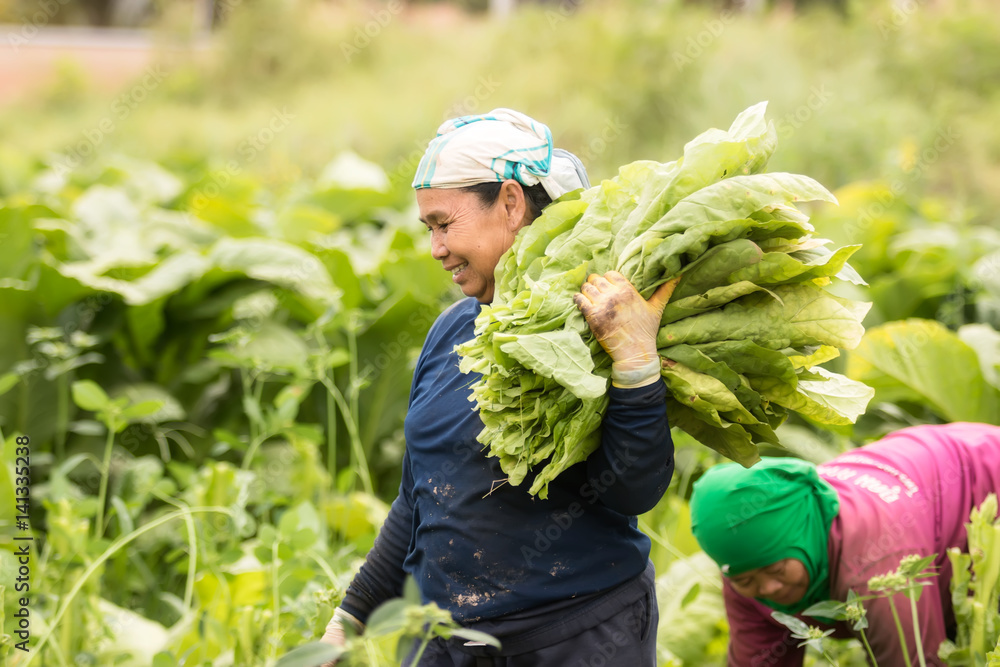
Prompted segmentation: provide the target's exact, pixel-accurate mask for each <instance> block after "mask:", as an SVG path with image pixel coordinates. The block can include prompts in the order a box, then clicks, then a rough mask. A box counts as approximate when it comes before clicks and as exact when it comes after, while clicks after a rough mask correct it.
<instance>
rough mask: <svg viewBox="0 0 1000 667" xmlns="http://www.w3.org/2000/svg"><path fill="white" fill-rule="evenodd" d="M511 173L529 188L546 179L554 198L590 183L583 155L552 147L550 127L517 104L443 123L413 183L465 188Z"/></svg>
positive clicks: (420, 186)
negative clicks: (518, 107)
mask: <svg viewBox="0 0 1000 667" xmlns="http://www.w3.org/2000/svg"><path fill="white" fill-rule="evenodd" d="M511 178H512V179H514V180H516V181H517V182H518V183H520V184H521V185H524V186H526V187H530V186H532V185H537V184H538V183H541V184H542V187H544V188H545V192H547V193H548V195H549V197H551V198H552V199H553V200H555V199H557V198H558V197H561V196H562V195H564V194H566V193H567V192H570V191H571V190H576V189H577V188H587V187H590V181H589V180H588V179H587V171H586V169H584V167H583V164H582V163H581V162H580V160H579V158H577V157H576V156H575V155H573V154H572V153H570V152H569V151H564V150H562V149H559V148H553V147H552V133H551V132H550V131H549V128H548V127H547V126H545V125H544V124H542V123H539V122H538V121H536V120H533V119H532V118H529V117H528V116H526V115H524V114H523V113H521V112H519V111H514V110H513V109H494V110H493V111H491V112H489V113H486V114H482V115H478V116H462V117H460V118H452V119H451V120H447V121H445V122H444V123H442V124H441V127H439V128H438V132H437V137H435V138H434V139H433V140H432V141H431V143H430V145H429V146H428V147H427V151H426V152H425V153H424V156H423V158H421V160H420V165H419V166H418V167H417V173H416V176H414V178H413V188H414V189H415V190H419V189H421V188H464V187H466V186H469V185H476V184H477V183H486V182H489V181H504V180H507V179H511Z"/></svg>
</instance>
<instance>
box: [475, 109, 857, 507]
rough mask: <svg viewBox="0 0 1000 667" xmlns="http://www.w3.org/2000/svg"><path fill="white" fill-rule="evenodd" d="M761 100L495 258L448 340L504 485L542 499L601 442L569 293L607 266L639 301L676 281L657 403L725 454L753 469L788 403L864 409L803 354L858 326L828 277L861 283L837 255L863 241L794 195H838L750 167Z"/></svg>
mask: <svg viewBox="0 0 1000 667" xmlns="http://www.w3.org/2000/svg"><path fill="white" fill-rule="evenodd" d="M765 107H766V103H761V104H757V105H755V106H753V107H751V108H749V109H747V110H746V111H744V112H743V113H742V114H740V115H739V116H738V117H737V118H736V120H735V121H734V122H733V125H732V127H730V128H729V131H728V132H724V131H722V130H718V129H711V130H708V131H707V132H705V133H703V134H701V135H700V136H698V137H697V138H696V139H694V140H693V141H691V142H690V143H689V144H687V146H685V147H684V157H683V158H681V159H679V160H677V161H675V162H670V163H667V164H660V163H657V162H649V161H640V162H634V163H632V164H628V165H625V166H624V167H622V168H621V169H620V170H619V172H618V175H617V176H616V177H614V178H612V179H609V180H606V181H604V182H602V183H601V184H600V185H598V186H595V187H592V188H590V189H588V190H585V191H583V192H582V193H580V194H579V195H578V196H576V197H575V198H573V196H572V195H567V196H566V197H565V198H563V199H561V200H559V201H557V202H555V203H554V204H552V205H550V206H549V207H547V208H546V209H545V211H544V212H543V214H542V215H541V216H540V217H539V218H537V219H536V220H535V221H534V222H533V223H532V224H531V225H530V226H529V227H526V228H524V229H523V230H521V232H520V233H519V234H518V236H517V238H516V239H515V241H514V244H513V246H512V247H511V248H510V250H508V251H507V253H506V254H505V255H504V256H503V257H501V258H500V262H499V264H498V265H497V269H496V278H497V282H496V290H495V292H494V298H493V303H492V304H491V305H489V306H486V307H484V308H483V310H482V313H481V314H480V316H479V318H478V319H477V320H476V338H475V339H474V340H471V341H469V342H467V343H464V344H462V345H459V346H458V348H457V349H458V352H459V354H460V355H461V357H462V360H461V369H462V371H463V372H466V373H468V372H478V373H481V374H482V378H481V379H480V380H478V381H476V382H475V383H474V384H473V393H472V400H474V401H475V402H476V404H477V406H478V409H479V413H480V416H481V417H482V420H483V424H484V425H485V427H484V428H483V431H482V432H481V433H480V434H479V441H480V442H482V443H483V444H486V445H489V449H490V454H491V455H492V456H497V457H499V458H500V464H501V467H502V468H503V470H504V472H506V473H507V474H508V475H509V481H510V483H511V484H514V485H517V484H520V483H521V482H522V481H523V480H524V478H525V476H526V475H527V474H528V471H529V470H535V471H537V474H536V476H535V479H534V483H533V484H532V486H531V488H530V493H532V494H538V495H539V496H540V497H542V498H544V497H546V495H547V487H548V484H549V482H551V481H552V480H553V479H554V478H555V477H556V476H557V475H558V474H559V473H561V472H562V471H563V470H565V469H566V468H568V467H569V466H571V465H573V464H575V463H578V462H580V461H583V460H585V459H586V458H587V456H588V455H589V454H590V453H591V452H592V451H594V449H596V448H597V446H598V444H599V443H600V429H599V427H600V423H601V419H602V417H603V415H604V412H605V409H606V408H607V403H608V382H609V380H608V378H609V376H610V374H611V359H610V357H608V355H607V354H606V353H605V352H604V350H603V349H602V348H601V346H600V344H599V343H598V342H597V341H596V339H595V338H594V336H593V334H592V333H591V332H590V329H589V327H588V326H587V324H586V321H585V320H584V319H583V316H582V314H581V313H580V312H579V310H578V309H577V308H576V306H575V305H574V303H573V295H574V294H575V293H576V292H577V291H579V289H580V286H581V285H582V284H583V282H584V281H585V280H586V278H587V276H588V275H589V274H591V273H605V272H607V271H610V270H612V269H614V270H617V271H620V272H621V273H622V274H623V275H624V276H625V277H626V278H628V279H629V280H630V281H631V282H632V284H633V285H635V287H636V289H638V290H639V292H640V293H641V294H642V295H643V296H644V297H646V298H649V296H650V295H651V294H652V293H653V291H654V290H655V289H656V288H657V287H658V286H659V285H661V284H663V283H664V282H666V281H667V280H669V279H671V278H673V277H675V276H677V275H680V276H681V281H680V283H679V284H678V285H677V288H676V290H675V291H674V293H673V296H672V297H671V299H670V301H669V303H668V304H667V307H666V309H665V311H664V313H663V319H662V320H661V325H660V332H659V335H658V337H657V345H658V348H659V352H660V356H661V358H662V361H663V370H662V375H663V378H664V380H665V381H666V384H667V387H668V401H667V414H668V416H669V419H670V423H671V424H672V425H673V426H677V427H680V428H681V429H683V430H685V431H687V432H688V433H690V434H691V435H692V436H694V437H695V438H696V439H697V440H699V441H700V442H702V443H703V444H705V445H708V446H709V447H712V448H713V449H716V450H717V451H719V452H721V453H722V454H724V455H725V456H727V457H729V458H730V459H733V460H734V461H738V462H739V463H742V464H743V465H747V466H749V465H751V464H753V463H754V462H755V461H757V460H758V458H759V456H758V453H757V443H761V442H770V443H774V444H779V443H778V439H777V437H776V436H775V433H774V428H775V427H777V426H778V425H779V424H781V422H782V421H784V419H785V418H786V416H787V414H788V411H789V410H794V411H796V412H799V413H801V414H803V415H805V416H807V417H809V418H810V419H812V420H814V421H818V422H822V423H828V424H848V423H853V422H854V420H855V419H856V418H857V416H858V415H859V414H861V413H862V412H863V411H864V410H865V407H866V406H867V404H868V401H869V400H870V399H871V396H872V393H873V392H872V390H871V389H869V388H868V387H867V386H865V385H863V384H860V383H858V382H854V381H852V380H849V379H847V378H845V377H843V376H841V375H837V374H835V373H831V372H829V371H827V370H825V369H823V368H819V367H817V366H816V364H820V363H822V362H824V361H828V360H830V359H833V358H834V357H836V356H837V355H838V354H839V352H838V348H845V349H850V348H853V347H854V346H856V345H857V344H858V342H859V341H860V340H861V335H862V334H863V333H864V328H863V327H862V326H861V320H862V318H863V317H864V315H865V313H866V312H867V311H868V308H869V306H870V304H867V303H859V302H854V301H849V300H846V299H842V298H838V297H836V296H833V295H832V294H830V293H828V292H827V291H825V290H824V289H823V286H824V285H826V284H828V283H829V282H830V281H831V279H832V278H838V279H842V280H848V281H850V282H853V283H856V284H864V282H863V281H862V280H861V277H860V276H858V274H857V273H856V272H855V271H854V270H853V269H852V268H851V267H850V266H849V265H848V264H847V259H848V258H849V257H850V256H851V254H853V253H854V252H855V251H856V250H857V249H858V248H859V247H860V246H847V247H844V248H839V249H837V250H831V249H828V248H827V247H826V246H827V245H828V244H829V243H830V242H829V241H827V240H824V239H818V238H814V237H813V236H812V233H813V231H814V229H813V227H812V226H811V225H810V224H809V222H808V217H807V216H806V215H804V214H803V213H802V212H800V211H799V210H798V209H796V208H795V206H794V202H799V201H809V200H821V201H827V202H835V201H836V200H835V199H834V197H833V195H832V194H830V193H829V192H828V191H827V190H826V189H825V188H824V187H823V186H821V185H820V184H819V183H817V182H816V181H814V180H812V179H811V178H808V177H805V176H798V175H795V174H785V173H772V174H764V173H761V172H762V171H763V169H764V166H765V165H766V163H767V160H768V159H769V158H770V156H771V154H772V152H773V151H774V148H775V145H776V134H775V130H774V125H773V123H769V122H767V121H766V120H765V118H764V111H765ZM539 466H544V467H542V468H541V469H540V470H538V467H539Z"/></svg>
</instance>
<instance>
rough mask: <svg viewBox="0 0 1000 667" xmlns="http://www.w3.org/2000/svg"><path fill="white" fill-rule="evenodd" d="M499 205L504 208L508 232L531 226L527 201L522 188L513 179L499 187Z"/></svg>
mask: <svg viewBox="0 0 1000 667" xmlns="http://www.w3.org/2000/svg"><path fill="white" fill-rule="evenodd" d="M499 200H500V205H501V206H503V207H504V213H505V214H506V217H507V224H508V226H509V229H510V231H512V232H516V231H517V230H519V229H521V228H522V227H525V226H527V225H529V224H531V219H530V216H529V215H528V200H527V199H526V198H525V195H524V188H522V187H521V184H520V183H518V182H517V181H515V180H513V179H507V180H506V181H504V182H503V185H501V186H500V197H499Z"/></svg>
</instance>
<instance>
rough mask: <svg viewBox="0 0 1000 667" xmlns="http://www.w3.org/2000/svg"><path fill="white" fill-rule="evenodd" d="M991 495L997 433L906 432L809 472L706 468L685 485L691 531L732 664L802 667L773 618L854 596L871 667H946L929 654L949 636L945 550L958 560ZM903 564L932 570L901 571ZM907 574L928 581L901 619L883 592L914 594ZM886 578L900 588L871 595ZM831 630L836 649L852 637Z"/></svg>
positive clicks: (998, 469) (893, 597)
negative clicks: (709, 564)
mask: <svg viewBox="0 0 1000 667" xmlns="http://www.w3.org/2000/svg"><path fill="white" fill-rule="evenodd" d="M991 493H1000V428H998V427H995V426H987V425H982V424H969V423H956V424H947V425H927V426H915V427H911V428H907V429H903V430H901V431H896V432H894V433H891V434H890V435H888V436H887V437H885V438H883V439H882V440H880V441H878V442H875V443H872V444H869V445H866V446H864V447H861V448H858V449H856V450H853V451H850V452H847V453H845V454H841V455H840V456H837V457H835V458H833V459H832V460H830V461H828V462H827V463H825V464H823V465H821V466H819V467H816V466H814V465H812V464H811V463H807V462H804V461H800V460H797V459H791V458H765V459H764V460H762V461H761V462H760V463H758V464H757V465H755V466H753V467H752V468H749V469H745V468H743V467H742V466H739V465H735V464H723V465H718V466H715V467H713V468H711V469H709V471H708V472H707V473H706V474H705V475H704V476H703V477H702V478H701V479H700V480H698V482H697V483H696V484H695V486H694V493H693V495H692V498H691V516H692V530H693V532H694V535H695V537H696V538H697V540H698V542H699V544H700V545H701V547H702V549H704V550H705V552H706V553H708V555H709V556H711V557H712V559H713V560H714V561H715V562H716V563H718V564H719V566H720V568H721V569H722V573H723V575H724V576H723V594H724V599H725V603H726V612H727V615H728V617H729V625H730V644H729V665H731V666H733V667H738V666H739V665H747V666H750V665H779V666H786V667H792V666H800V665H802V663H803V658H804V655H805V649H804V648H803V646H804V645H803V644H800V640H799V639H797V638H795V637H793V636H792V635H791V632H790V630H789V629H788V628H787V627H786V626H785V625H783V624H782V623H780V622H779V621H778V620H776V619H775V618H773V617H772V613H773V612H774V611H778V612H782V613H785V614H801V612H803V611H805V610H807V609H808V608H809V607H810V606H812V605H814V604H816V603H818V602H822V601H826V600H835V601H839V602H846V601H847V600H848V598H849V597H852V599H853V595H855V594H856V595H858V596H860V597H861V598H862V604H864V607H865V610H866V616H867V624H868V627H867V629H866V630H865V637H864V639H865V641H867V642H868V644H869V645H870V647H869V650H870V654H869V655H870V656H872V657H873V658H874V659H875V660H876V661H877V663H878V664H879V665H881V666H882V667H896V666H902V665H911V664H912V665H916V664H920V663H921V662H922V663H923V664H928V665H941V664H943V663H942V662H941V661H940V659H939V658H938V648H939V646H940V644H941V643H942V641H944V640H945V639H946V638H947V637H952V636H953V633H954V631H955V613H954V610H953V601H952V596H951V592H950V588H949V583H950V581H951V579H952V575H953V572H952V565H951V562H950V560H949V557H948V555H947V550H948V549H949V548H952V547H957V548H958V549H961V550H962V551H967V550H968V537H967V534H966V527H965V523H966V522H967V521H968V520H969V514H970V511H971V510H972V509H973V508H975V507H979V505H980V504H981V503H983V501H984V499H986V498H987V496H988V495H989V494H991ZM914 555H916V556H919V557H925V556H926V557H931V558H930V559H929V560H930V563H929V564H927V563H925V562H924V561H920V560H918V559H915V558H910V559H907V557H908V556H914ZM914 561H916V565H917V569H918V570H922V569H923V566H924V565H925V564H926V565H927V567H929V568H931V571H932V572H935V573H936V574H937V576H931V577H927V578H924V577H917V578H916V580H915V581H916V584H917V585H918V586H919V587H920V590H921V593H920V597H919V599H918V600H917V602H916V603H915V604H913V605H912V606H911V603H910V599H909V598H908V597H907V596H906V594H904V593H897V594H892V591H893V590H900V589H902V588H905V587H906V586H901V585H897V584H901V583H903V582H904V580H905V579H906V578H907V576H909V578H910V583H913V581H914V576H913V575H916V574H917V573H916V572H912V573H908V572H907V567H909V565H908V564H913V562H914ZM901 564H902V569H901V570H900V568H901ZM897 570H900V572H901V573H902V574H901V576H900V577H896V579H899V580H900V581H897V582H895V583H893V581H890V580H889V578H885V577H883V583H884V584H885V586H886V587H885V588H882V589H881V590H876V591H872V590H870V589H869V580H870V579H872V578H873V577H876V576H881V575H886V574H889V573H892V572H895V571H897ZM886 590H888V591H889V593H888V594H886V593H885V591H886ZM849 591H853V594H852V593H849ZM873 594H874V595H873ZM894 607H895V608H894ZM913 611H916V617H917V619H918V620H917V623H918V625H919V628H920V631H919V635H920V636H919V645H918V642H917V641H915V639H914V637H915V634H916V633H915V631H914V621H913ZM810 613H812V612H810ZM818 615H820V616H822V614H818ZM855 615H856V614H855ZM897 619H898V620H897ZM855 620H857V619H855ZM806 622H807V623H809V624H812V625H820V626H821V627H825V628H829V626H825V625H824V624H822V623H817V622H816V620H815V619H814V618H807V619H806ZM834 627H835V629H834V633H833V636H834V637H839V638H848V637H852V636H858V635H857V634H852V624H851V623H845V622H837V623H836V624H835V626H834ZM854 627H858V628H860V626H859V625H856V624H855V626H854ZM900 632H902V634H903V636H904V637H905V648H904V646H903V640H902V639H901V637H900ZM921 653H923V654H924V655H923V660H922V661H921V657H920V654H921Z"/></svg>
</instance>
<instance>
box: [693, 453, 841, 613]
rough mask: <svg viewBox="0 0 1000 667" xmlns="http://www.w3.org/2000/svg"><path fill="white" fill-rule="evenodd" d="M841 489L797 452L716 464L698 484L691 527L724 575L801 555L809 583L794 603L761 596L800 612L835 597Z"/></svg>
mask: <svg viewBox="0 0 1000 667" xmlns="http://www.w3.org/2000/svg"><path fill="white" fill-rule="evenodd" d="M839 508H840V501H839V500H838V498H837V492H836V491H834V489H833V487H832V486H830V484H829V483H827V482H826V481H825V480H823V479H821V478H820V476H819V474H817V472H816V466H814V465H812V464H811V463H807V462H805V461H801V460H799V459H793V458H769V457H765V458H763V459H761V461H760V462H759V463H757V464H756V465H754V466H753V467H752V468H744V467H743V466H741V465H739V464H737V463H726V464H722V465H717V466H714V467H712V468H710V469H709V470H708V472H707V473H705V475H704V476H702V478H701V479H699V480H698V482H697V483H696V484H695V485H694V493H693V495H692V497H691V530H692V532H694V536H695V538H696V539H697V540H698V544H700V545H701V548H702V549H704V551H705V553H707V554H708V555H709V556H711V558H712V560H714V561H715V562H716V563H718V564H719V567H721V568H722V571H723V573H724V574H725V575H727V576H730V577H734V576H737V575H740V574H742V573H744V572H747V571H749V570H754V569H757V568H759V567H766V566H767V565H770V564H771V563H775V562H777V561H779V560H782V559H784V558H795V559H797V560H800V561H802V563H803V565H805V568H806V571H807V572H808V573H809V589H808V591H807V592H806V595H805V597H803V598H802V600H800V601H799V602H798V603H797V604H795V605H780V604H777V603H775V602H771V601H769V600H765V599H762V598H758V600H759V601H760V602H762V603H764V604H766V605H767V606H768V607H771V608H772V609H776V610H778V611H781V612H784V613H787V614H797V613H799V612H801V611H802V610H803V609H806V608H807V607H809V606H810V605H813V604H815V603H816V602H819V601H821V600H826V599H829V597H830V563H829V556H828V554H827V541H828V539H829V536H830V525H831V524H832V523H833V518H834V517H835V516H837V511H838V509H839Z"/></svg>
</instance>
